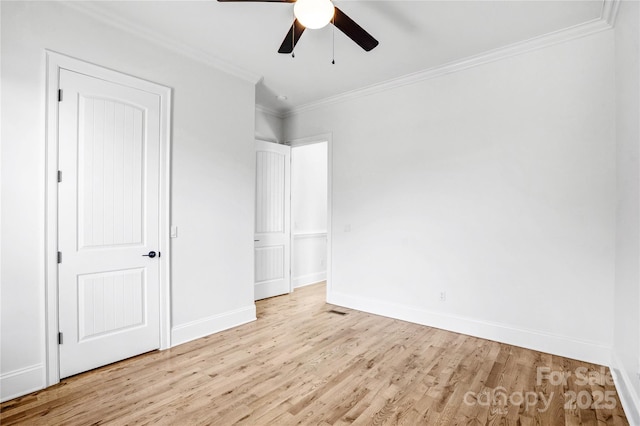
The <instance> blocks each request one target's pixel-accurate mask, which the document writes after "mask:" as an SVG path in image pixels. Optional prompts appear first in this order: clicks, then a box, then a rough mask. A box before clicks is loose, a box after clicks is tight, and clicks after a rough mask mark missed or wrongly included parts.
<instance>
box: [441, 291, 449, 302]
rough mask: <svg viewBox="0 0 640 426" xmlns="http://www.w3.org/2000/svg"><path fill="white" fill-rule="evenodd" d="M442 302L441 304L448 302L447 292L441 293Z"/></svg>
mask: <svg viewBox="0 0 640 426" xmlns="http://www.w3.org/2000/svg"><path fill="white" fill-rule="evenodd" d="M440 301H441V302H446V301H447V292H446V291H441V292H440Z"/></svg>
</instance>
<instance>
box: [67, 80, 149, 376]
mask: <svg viewBox="0 0 640 426" xmlns="http://www.w3.org/2000/svg"><path fill="white" fill-rule="evenodd" d="M60 87H61V89H62V100H61V102H60V103H59V154H58V155H59V158H58V162H59V169H60V171H61V182H60V183H59V185H58V191H59V192H58V202H59V207H58V209H59V211H58V218H59V219H58V221H59V223H58V250H59V251H60V254H61V259H59V260H60V264H59V266H58V286H59V293H58V294H59V330H60V332H61V334H62V339H61V340H62V341H61V344H60V346H59V351H60V352H59V353H60V377H68V376H70V375H73V374H77V373H80V372H82V371H86V370H90V369H92V368H95V367H99V366H101V365H105V364H109V363H112V362H115V361H118V360H121V359H124V358H128V357H131V356H134V355H138V354H140V353H143V352H147V351H150V350H153V349H157V348H159V346H160V321H159V307H160V303H159V256H160V255H161V253H160V252H159V251H158V247H159V229H158V220H159V194H158V193H159V170H160V169H159V151H160V97H159V96H158V95H156V94H151V93H148V92H145V91H142V90H138V89H135V88H131V87H127V86H123V85H120V84H116V83H112V82H108V81H105V80H101V79H97V78H93V77H89V76H87V75H83V74H78V73H75V72H71V71H67V70H61V71H60ZM152 252H155V256H154V257H152V255H153V253H152ZM145 255H146V256H145Z"/></svg>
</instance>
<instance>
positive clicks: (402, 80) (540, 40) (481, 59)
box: [283, 0, 621, 118]
mask: <svg viewBox="0 0 640 426" xmlns="http://www.w3.org/2000/svg"><path fill="white" fill-rule="evenodd" d="M620 1H621V0H604V1H603V5H602V11H601V16H600V17H599V18H596V19H593V20H591V21H587V22H583V23H581V24H577V25H574V26H572V27H568V28H564V29H562V30H557V31H553V32H551V33H547V34H544V35H541V36H537V37H533V38H530V39H528V40H524V41H520V42H517V43H513V44H509V45H507V46H503V47H499V48H497V49H492V50H489V51H486V52H484V53H480V54H478V55H473V56H468V57H466V58H462V59H460V60H456V61H453V62H449V63H447V64H444V65H439V66H437V67H433V68H428V69H426V70H422V71H418V72H415V73H411V74H407V75H404V76H402V77H398V78H394V79H391V80H387V81H383V82H382V83H376V84H372V85H369V86H366V87H363V88H360V89H355V90H351V91H348V92H344V93H341V94H338V95H335V96H330V97H328V98H325V99H322V100H320V101H316V102H310V103H307V104H304V105H301V106H299V107H296V108H293V109H291V110H290V111H288V112H286V113H285V114H284V115H283V118H288V117H291V116H294V115H297V114H300V113H303V112H308V111H311V110H314V109H317V108H321V107H325V106H329V105H334V104H337V103H340V102H345V101H347V100H352V99H356V98H360V97H363V96H369V95H373V94H376V93H380V92H384V91H386V90H391V89H395V88H398V87H402V86H406V85H410V84H415V83H417V82H420V81H424V80H430V79H432V78H437V77H441V76H444V75H447V74H451V73H455V72H458V71H462V70H466V69H469V68H473V67H477V66H480V65H484V64H487V63H490V62H496V61H499V60H502V59H507V58H511V57H514V56H518V55H522V54H523V53H527V52H531V51H534V50H539V49H542V48H545V47H549V46H553V45H556V44H560V43H564V42H567V41H570V40H575V39H578V38H581V37H586V36H588V35H591V34H595V33H598V32H600V31H605V30H610V29H612V28H613V25H614V22H615V18H616V15H617V11H618V6H619V3H620Z"/></svg>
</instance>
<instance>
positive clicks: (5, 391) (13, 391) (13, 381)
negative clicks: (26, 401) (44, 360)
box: [0, 364, 46, 402]
mask: <svg viewBox="0 0 640 426" xmlns="http://www.w3.org/2000/svg"><path fill="white" fill-rule="evenodd" d="M44 377H45V375H44V365H43V364H36V365H32V366H30V367H25V368H21V369H19V370H14V371H10V372H8V373H4V374H2V375H0V402H5V401H9V400H10V399H13V398H17V397H19V396H23V395H26V394H28V393H31V392H35V391H37V390H40V389H44V388H45V386H46V385H45V382H44Z"/></svg>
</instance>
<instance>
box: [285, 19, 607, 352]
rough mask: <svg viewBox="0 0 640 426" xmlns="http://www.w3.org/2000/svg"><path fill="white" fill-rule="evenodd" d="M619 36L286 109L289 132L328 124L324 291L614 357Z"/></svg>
mask: <svg viewBox="0 0 640 426" xmlns="http://www.w3.org/2000/svg"><path fill="white" fill-rule="evenodd" d="M613 43H614V38H613V32H612V31H607V32H601V33H598V34H596V35H592V36H588V37H584V38H580V39H576V40H573V41H569V42H565V43H562V44H557V45H554V46H552V47H548V48H545V49H541V50H536V51H532V52H529V53H525V54H521V55H519V56H514V57H510V58H507V59H503V60H500V61H497V62H492V63H488V64H485V65H481V66H477V67H474V68H470V69H467V70H464V71H460V72H456V73H453V74H448V75H444V76H441V77H438V78H434V79H430V80H425V81H421V82H418V83H415V84H411V85H407V86H402V87H398V88H394V89H390V90H386V91H383V92H378V93H375V94H369V95H367V96H365V97H361V98H357V99H348V100H343V101H342V102H339V103H333V104H330V105H324V106H318V107H317V108H315V109H306V110H303V111H300V112H299V113H298V114H294V115H291V116H290V117H288V118H287V119H286V120H285V136H286V137H287V138H288V139H296V138H301V137H306V136H310V135H315V134H323V133H328V132H331V133H332V134H333V140H332V147H333V148H332V152H333V154H332V159H333V160H332V167H333V174H332V182H333V183H332V186H333V198H332V199H333V201H332V203H333V207H332V210H333V211H332V213H331V214H332V228H333V231H332V259H331V262H332V270H331V276H332V283H331V287H330V289H329V301H330V302H332V303H336V304H340V305H345V306H350V307H353V308H357V309H361V310H365V311H370V312H375V313H379V314H382V315H388V316H392V317H396V318H401V319H406V320H410V321H414V322H418V323H423V324H428V325H432V326H436V327H441V328H445V329H450V330H455V331H459V332H463V333H467V334H473V335H478V336H481V337H485V338H489V339H494V340H499V341H503V342H508V343H512V344H516V345H519V346H524V347H530V348H534V349H538V350H542V351H546V352H551V353H555V354H559V355H565V356H569V357H572V358H577V359H583V360H589V361H595V362H599V363H605V364H607V363H608V362H609V354H610V348H611V344H612V337H611V330H612V329H613V280H614V248H615V247H614V243H615V241H614V239H615V238H614V236H615V179H616V176H615V140H614V129H613V122H614V112H615V104H614V101H615V98H614V90H615V88H614V78H613V76H614V69H613V62H614V57H613V52H614V44H613ZM441 292H446V301H444V302H442V301H440V300H439V299H440V293H441Z"/></svg>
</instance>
